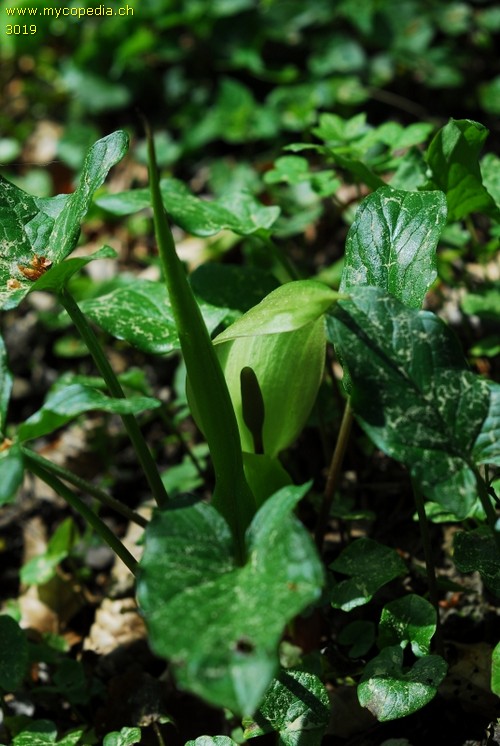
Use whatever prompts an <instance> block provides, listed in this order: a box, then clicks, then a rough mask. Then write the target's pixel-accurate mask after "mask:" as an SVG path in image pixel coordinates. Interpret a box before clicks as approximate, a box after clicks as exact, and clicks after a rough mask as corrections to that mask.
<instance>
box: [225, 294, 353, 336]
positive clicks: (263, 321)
mask: <svg viewBox="0 0 500 746" xmlns="http://www.w3.org/2000/svg"><path fill="white" fill-rule="evenodd" d="M339 297H342V296H339V293H337V292H335V291H334V290H331V288H329V287H328V286H327V285H324V284H323V283H322V282H317V281H316V280H296V281H295V282H287V283H286V285H281V286H280V287H279V288H276V290H273V291H272V293H269V295H267V296H266V297H265V298H264V300H262V301H261V302H260V303H259V304H258V305H256V306H254V307H253V308H251V309H250V310H249V311H248V312H247V313H246V314H245V315H244V316H243V317H242V318H241V319H238V321H235V323H234V324H231V326H230V327H228V328H227V329H226V330H225V331H223V332H222V334H219V335H218V337H216V339H215V340H214V343H215V344H216V345H217V344H221V343H222V342H227V341H228V340H231V339H237V338H240V337H255V336H262V335H267V334H282V333H284V332H292V331H295V330H298V329H301V328H302V327H304V326H306V325H307V324H310V323H311V322H313V321H316V320H317V319H319V318H320V317H321V316H322V315H323V314H324V313H325V312H326V311H327V310H328V309H329V308H330V306H331V305H332V304H333V303H335V301H336V300H338V298H339Z"/></svg>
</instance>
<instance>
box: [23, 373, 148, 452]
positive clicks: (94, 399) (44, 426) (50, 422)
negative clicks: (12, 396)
mask: <svg viewBox="0 0 500 746" xmlns="http://www.w3.org/2000/svg"><path fill="white" fill-rule="evenodd" d="M160 404H161V402H160V401H159V400H158V399H153V398H151V397H149V396H130V397H128V398H127V399H113V398H112V397H110V396H106V394H103V393H102V391H98V390H97V389H93V388H91V387H90V386H83V385H81V384H77V383H75V384H72V385H70V386H63V387H62V388H61V387H60V386H57V384H56V385H55V386H53V387H52V389H51V391H50V392H49V394H48V396H47V398H46V399H45V402H44V403H43V405H42V407H41V408H40V409H39V410H38V411H37V412H35V414H32V415H31V417H29V418H28V419H27V420H26V421H25V422H24V423H23V424H22V425H21V426H20V427H19V430H18V436H19V439H20V441H21V442H24V441H26V440H31V439H33V438H40V437H41V436H42V435H47V433H51V432H53V431H54V430H57V429H58V428H59V427H62V426H63V425H65V424H66V423H67V422H69V421H70V420H72V419H74V418H75V417H78V415H80V414H83V413H84V412H91V411H93V410H95V409H97V410H100V411H103V412H113V413H115V414H138V413H139V412H143V411H144V410H145V409H155V408H156V407H159V406H160Z"/></svg>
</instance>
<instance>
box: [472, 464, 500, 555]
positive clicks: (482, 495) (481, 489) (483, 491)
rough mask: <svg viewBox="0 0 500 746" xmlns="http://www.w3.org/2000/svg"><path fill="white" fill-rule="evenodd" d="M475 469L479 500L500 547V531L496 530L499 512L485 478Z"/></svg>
mask: <svg viewBox="0 0 500 746" xmlns="http://www.w3.org/2000/svg"><path fill="white" fill-rule="evenodd" d="M473 471H474V476H475V477H476V486H477V493H478V496H479V500H480V501H481V505H482V506H483V510H484V512H485V513H486V520H487V522H488V526H489V527H490V529H491V532H492V534H493V536H494V537H495V541H496V543H497V547H498V548H499V549H500V532H498V531H497V530H496V525H497V512H496V510H495V508H494V507H493V505H492V504H491V500H490V496H489V494H488V488H487V487H486V484H485V481H484V479H483V478H482V476H481V475H480V473H479V472H478V470H477V468H474V469H473Z"/></svg>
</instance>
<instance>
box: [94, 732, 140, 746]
mask: <svg viewBox="0 0 500 746" xmlns="http://www.w3.org/2000/svg"><path fill="white" fill-rule="evenodd" d="M141 739H142V733H141V729H140V728H122V729H121V730H120V731H113V733H108V735H107V736H104V741H103V742H102V744H103V746H132V744H134V743H140V742H141Z"/></svg>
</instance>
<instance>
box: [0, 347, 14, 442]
mask: <svg viewBox="0 0 500 746" xmlns="http://www.w3.org/2000/svg"><path fill="white" fill-rule="evenodd" d="M12 381H13V376H12V373H11V372H10V370H9V363H8V358H7V349H6V347H5V342H4V341H3V337H2V336H1V335H0V438H1V437H2V435H3V434H4V433H5V425H6V421H7V409H8V407H9V401H10V392H11V391H12ZM1 445H2V443H1V441H0V446H1Z"/></svg>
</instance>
